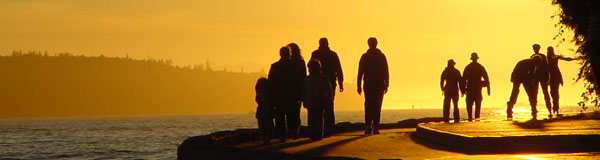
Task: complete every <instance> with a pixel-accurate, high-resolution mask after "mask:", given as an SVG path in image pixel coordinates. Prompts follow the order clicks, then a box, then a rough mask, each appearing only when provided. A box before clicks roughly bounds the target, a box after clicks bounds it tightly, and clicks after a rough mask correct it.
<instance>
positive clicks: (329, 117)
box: [323, 83, 336, 137]
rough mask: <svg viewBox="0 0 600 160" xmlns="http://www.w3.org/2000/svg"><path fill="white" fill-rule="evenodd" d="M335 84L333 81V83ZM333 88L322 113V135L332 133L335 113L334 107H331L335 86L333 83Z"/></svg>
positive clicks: (326, 135)
mask: <svg viewBox="0 0 600 160" xmlns="http://www.w3.org/2000/svg"><path fill="white" fill-rule="evenodd" d="M334 84H335V83H334ZM332 89H333V92H332V93H333V94H332V100H331V101H330V102H329V105H327V106H325V112H324V113H323V117H324V127H323V130H324V137H329V136H330V135H331V134H333V130H334V127H335V113H334V109H333V108H334V107H333V105H334V104H333V99H334V98H335V89H336V86H335V85H333V86H332Z"/></svg>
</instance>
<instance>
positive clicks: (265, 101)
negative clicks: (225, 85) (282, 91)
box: [254, 78, 275, 144]
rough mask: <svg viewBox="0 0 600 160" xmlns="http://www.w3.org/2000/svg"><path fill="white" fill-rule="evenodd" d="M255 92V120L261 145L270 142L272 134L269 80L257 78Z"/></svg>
mask: <svg viewBox="0 0 600 160" xmlns="http://www.w3.org/2000/svg"><path fill="white" fill-rule="evenodd" d="M254 89H255V90H256V98H255V100H256V103H257V104H258V106H257V107H256V120H257V121H258V130H259V134H260V136H261V138H262V141H263V144H269V143H270V142H271V134H272V132H273V117H274V116H273V114H274V113H273V112H274V110H275V109H274V105H273V98H272V97H273V95H272V93H271V89H270V87H269V80H267V79H266V78H259V79H258V81H257V82H256V86H255V87H254Z"/></svg>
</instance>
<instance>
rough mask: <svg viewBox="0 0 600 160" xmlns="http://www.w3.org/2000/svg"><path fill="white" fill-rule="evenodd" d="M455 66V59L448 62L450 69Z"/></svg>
mask: <svg viewBox="0 0 600 160" xmlns="http://www.w3.org/2000/svg"><path fill="white" fill-rule="evenodd" d="M455 64H456V63H454V60H453V59H449V60H448V67H454V65H455Z"/></svg>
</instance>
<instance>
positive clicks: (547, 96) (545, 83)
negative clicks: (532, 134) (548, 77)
mask: <svg viewBox="0 0 600 160" xmlns="http://www.w3.org/2000/svg"><path fill="white" fill-rule="evenodd" d="M540 86H541V88H542V94H544V102H545V103H546V109H548V117H550V118H552V102H551V101H550V94H549V93H548V81H540Z"/></svg>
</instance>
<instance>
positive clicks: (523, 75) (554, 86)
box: [506, 44, 573, 119]
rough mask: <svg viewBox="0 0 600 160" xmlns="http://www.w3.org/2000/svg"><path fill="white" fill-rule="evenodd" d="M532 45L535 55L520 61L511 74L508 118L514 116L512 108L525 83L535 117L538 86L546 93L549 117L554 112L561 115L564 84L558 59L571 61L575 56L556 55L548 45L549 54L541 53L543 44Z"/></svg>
mask: <svg viewBox="0 0 600 160" xmlns="http://www.w3.org/2000/svg"><path fill="white" fill-rule="evenodd" d="M532 47H533V52H534V53H533V55H531V57H529V58H528V59H524V60H521V61H519V62H518V63H517V65H516V66H515V68H514V69H513V72H512V74H511V78H510V81H511V82H512V83H513V88H512V93H511V95H510V99H509V101H508V102H507V103H506V105H507V108H506V117H507V118H508V119H512V117H513V115H512V113H513V112H512V108H513V106H514V105H515V102H516V101H517V96H518V95H519V88H520V86H521V85H523V88H525V92H526V93H527V96H528V97H529V105H530V106H531V116H532V118H533V119H536V118H537V108H536V106H537V94H538V89H539V88H538V87H540V86H541V88H542V93H543V94H544V101H545V103H546V108H547V109H548V113H549V114H548V117H549V118H552V114H553V113H554V114H556V115H559V104H558V99H559V94H558V87H559V85H562V84H563V79H562V74H561V73H560V70H559V68H558V60H566V61H571V60H573V58H567V57H563V56H561V55H556V54H555V53H554V48H553V47H552V46H549V47H548V50H547V51H548V52H547V56H545V55H544V54H541V53H540V48H541V46H540V45H539V44H533V46H532ZM548 86H550V93H548ZM550 96H552V97H550ZM551 98H552V102H551V100H550V99H551Z"/></svg>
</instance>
